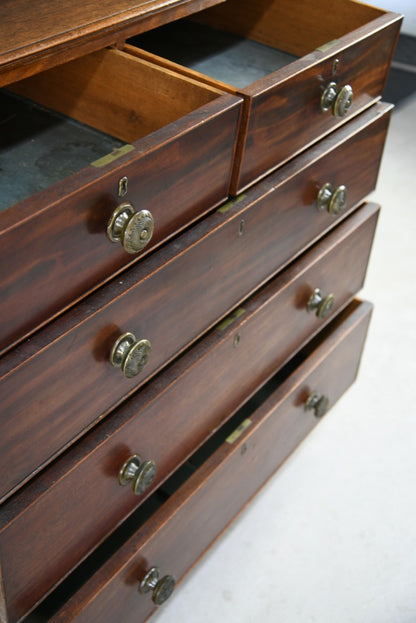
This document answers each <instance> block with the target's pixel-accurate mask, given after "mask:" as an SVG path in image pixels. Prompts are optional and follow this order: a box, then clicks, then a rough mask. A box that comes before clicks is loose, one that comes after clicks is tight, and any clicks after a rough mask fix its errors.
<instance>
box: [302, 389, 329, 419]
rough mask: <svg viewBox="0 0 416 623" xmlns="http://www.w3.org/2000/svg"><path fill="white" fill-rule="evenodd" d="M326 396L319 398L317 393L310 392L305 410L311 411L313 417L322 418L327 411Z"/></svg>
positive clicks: (327, 402) (327, 400) (327, 399)
mask: <svg viewBox="0 0 416 623" xmlns="http://www.w3.org/2000/svg"><path fill="white" fill-rule="evenodd" d="M328 407H329V398H328V396H324V395H322V396H320V395H319V394H318V393H317V392H312V394H311V395H310V396H309V397H308V399H307V401H306V403H305V409H306V410H307V411H310V410H311V409H313V411H314V413H315V417H322V416H323V415H325V413H326V412H327V411H328Z"/></svg>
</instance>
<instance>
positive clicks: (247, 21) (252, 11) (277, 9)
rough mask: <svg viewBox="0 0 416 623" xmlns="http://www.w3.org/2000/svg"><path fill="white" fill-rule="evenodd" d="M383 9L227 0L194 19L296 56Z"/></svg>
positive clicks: (304, 0) (322, 0)
mask: <svg viewBox="0 0 416 623" xmlns="http://www.w3.org/2000/svg"><path fill="white" fill-rule="evenodd" d="M384 13H385V11H383V10H382V9H378V8H376V7H372V6H369V5H368V4H363V3H360V2H355V1H354V0H353V1H351V0H331V6H330V10H329V7H328V2H327V0H316V1H315V2H313V4H311V2H310V0H227V2H226V3H225V4H224V5H221V6H218V7H213V8H212V9H208V10H206V11H203V12H202V13H201V14H198V15H195V16H194V17H193V19H195V20H198V21H200V22H202V23H205V24H209V25H211V26H213V27H214V28H220V29H222V30H229V31H231V32H233V33H235V34H237V35H241V36H244V37H248V38H250V39H254V40H255V41H258V42H260V43H263V44H265V45H269V46H272V47H277V48H280V49H281V50H285V51H286V52H289V53H290V54H294V55H296V56H305V55H306V54H309V52H311V51H312V50H314V49H315V48H318V47H319V46H322V45H324V44H326V43H328V41H332V40H333V39H338V38H340V37H343V36H344V35H346V34H348V33H350V32H351V31H352V30H355V29H357V28H360V27H361V26H363V25H365V24H367V23H368V22H370V21H372V20H374V19H377V18H378V17H381V16H382V15H383V14H384Z"/></svg>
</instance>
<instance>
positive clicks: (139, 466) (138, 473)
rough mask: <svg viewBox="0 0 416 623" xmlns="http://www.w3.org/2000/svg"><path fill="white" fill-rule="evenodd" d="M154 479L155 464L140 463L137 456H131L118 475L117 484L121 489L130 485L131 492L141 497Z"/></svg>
mask: <svg viewBox="0 0 416 623" xmlns="http://www.w3.org/2000/svg"><path fill="white" fill-rule="evenodd" d="M155 477H156V463H155V462H154V461H150V460H147V461H142V459H141V458H140V456H139V455H138V454H133V456H131V457H130V458H129V459H127V461H126V462H125V463H124V465H123V467H122V468H121V469H120V472H119V474H118V482H119V483H120V485H122V486H123V487H124V486H125V485H128V484H129V483H131V486H132V489H133V492H134V493H135V494H136V495H141V494H142V493H144V492H145V491H146V489H148V488H149V487H150V485H151V484H152V483H153V481H154V479H155Z"/></svg>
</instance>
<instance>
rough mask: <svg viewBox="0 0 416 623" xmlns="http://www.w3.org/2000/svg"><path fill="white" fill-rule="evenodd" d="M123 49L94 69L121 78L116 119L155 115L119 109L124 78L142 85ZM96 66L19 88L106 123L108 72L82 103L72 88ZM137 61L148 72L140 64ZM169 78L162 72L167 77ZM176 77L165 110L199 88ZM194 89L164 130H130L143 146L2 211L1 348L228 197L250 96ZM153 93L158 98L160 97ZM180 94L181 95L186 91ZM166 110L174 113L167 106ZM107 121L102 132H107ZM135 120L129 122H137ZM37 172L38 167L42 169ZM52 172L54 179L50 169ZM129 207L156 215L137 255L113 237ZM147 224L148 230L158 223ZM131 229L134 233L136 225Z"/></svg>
mask: <svg viewBox="0 0 416 623" xmlns="http://www.w3.org/2000/svg"><path fill="white" fill-rule="evenodd" d="M119 54H120V53H116V52H115V51H113V50H106V51H102V52H98V53H96V54H95V55H94V59H95V60H94V68H95V65H96V64H97V63H98V61H100V65H101V66H102V67H101V71H102V72H104V73H105V75H108V81H109V83H110V84H115V83H116V84H117V89H120V91H119V90H117V92H116V93H115V95H114V97H113V99H114V101H112V102H111V105H112V107H113V109H114V110H115V111H116V112H115V113H114V114H115V116H116V117H117V113H118V112H119V113H120V119H121V121H122V120H123V114H124V115H127V116H128V114H130V115H131V117H132V119H134V115H135V114H136V113H137V115H139V116H140V114H142V115H143V116H145V114H146V111H144V112H142V113H141V112H140V110H139V107H138V105H137V103H136V102H135V101H134V99H133V98H132V97H130V99H133V101H131V102H129V104H130V106H131V111H130V113H128V112H125V111H124V110H123V109H122V107H121V105H119V107H118V108H117V106H118V104H117V97H119V98H121V95H120V94H121V93H124V91H125V90H126V88H127V85H126V84H123V77H124V81H126V80H127V79H129V80H130V82H129V83H128V88H129V89H130V90H131V91H132V90H134V86H135V83H134V75H132V76H131V77H129V76H128V75H126V74H125V72H124V74H123V71H120V75H119V74H118V73H117V68H118V67H119V66H120V70H122V69H123V70H125V68H124V65H125V64H128V65H129V68H130V63H129V61H130V57H127V59H128V60H127V61H126V55H122V56H119ZM89 58H90V59H91V57H89ZM109 59H110V60H109ZM92 63H93V61H92V60H90V61H89V64H88V65H87V60H86V59H79V60H78V61H74V62H73V63H70V64H69V66H64V67H61V68H57V69H55V70H51V71H50V72H45V73H44V74H41V75H39V76H35V77H34V78H31V79H29V80H28V81H24V82H22V83H19V84H16V85H14V89H15V91H17V92H19V93H21V94H24V95H27V96H31V95H33V97H34V99H37V100H40V101H41V103H42V104H44V105H49V106H50V107H52V108H54V107H55V108H56V109H57V110H60V111H61V112H64V113H66V114H67V115H69V116H72V117H74V118H76V116H77V115H78V118H80V117H81V115H80V114H79V113H78V112H77V111H76V110H74V108H75V106H76V105H80V104H78V102H79V101H82V100H83V98H84V99H85V100H86V101H87V103H88V107H87V112H88V113H89V115H90V116H88V114H87V112H84V115H85V116H84V117H82V118H81V119H80V120H81V121H83V122H84V123H90V124H91V125H93V124H94V123H95V124H96V125H98V124H99V123H100V115H99V105H100V103H101V104H102V105H103V102H102V100H101V97H102V96H103V94H102V92H101V90H100V88H99V87H100V86H101V83H100V82H99V74H98V73H97V72H96V71H95V75H94V80H92V78H91V79H90V81H89V83H88V89H87V88H86V87H85V85H83V89H82V92H80V93H77V92H75V95H73V97H72V99H71V98H70V96H69V94H68V93H67V90H68V89H71V87H72V88H73V89H74V90H75V88H74V87H73V84H74V77H73V75H74V73H75V72H76V73H77V74H81V75H82V71H83V70H84V72H85V71H86V69H90V71H91V68H90V67H89V65H90V64H92ZM134 63H137V66H138V68H140V61H138V60H135V61H134ZM135 66H136V65H133V67H135ZM158 71H160V70H158ZM116 73H117V75H115V74H116ZM164 75H165V72H162V77H163V76H164ZM172 76H174V78H175V79H174V80H172V79H171V82H170V83H169V87H167V95H166V101H165V100H164V99H163V98H162V97H160V98H157V97H156V95H154V98H153V99H154V105H155V107H156V108H157V107H160V108H162V105H163V106H166V107H169V106H171V103H170V95H171V93H175V92H178V94H180V93H181V91H183V92H184V93H186V91H187V86H189V84H188V85H187V83H186V82H185V83H184V82H183V78H181V77H180V76H179V75H178V74H173V73H172ZM52 87H53V88H54V89H55V90H56V92H57V93H58V94H59V95H60V97H64V101H63V102H62V101H61V100H60V99H59V97H58V95H56V97H57V100H56V101H55V99H54V93H55V92H54V90H53V88H52ZM64 87H66V89H65V88H64ZM191 87H192V89H194V88H195V92H194V91H193V90H192V96H193V99H192V100H191V101H192V104H191V105H189V104H188V102H186V103H185V104H184V105H183V110H184V113H183V116H180V115H181V111H180V108H181V106H180V105H178V104H177V105H176V109H175V112H174V113H169V114H170V116H168V115H166V117H167V119H166V124H165V125H164V126H163V127H161V128H159V129H157V128H156V122H154V123H153V125H150V121H149V122H148V123H149V126H148V127H146V130H145V131H146V133H147V135H146V136H145V137H143V138H141V139H139V140H134V141H133V139H134V136H135V134H134V132H135V130H130V131H131V133H132V135H131V136H130V137H129V130H128V129H127V130H126V129H125V130H124V131H125V132H126V136H124V135H123V137H122V138H123V140H129V138H130V140H131V141H133V144H127V145H124V146H123V147H121V148H120V149H119V150H115V151H114V152H113V153H112V154H109V156H107V157H103V158H100V159H97V160H96V161H95V162H94V163H93V164H92V165H91V166H88V167H87V168H85V169H83V170H81V171H79V172H78V173H75V174H74V175H72V176H70V177H69V178H67V179H65V180H63V181H61V182H57V183H56V184H54V185H53V186H51V187H50V188H48V189H45V190H43V191H41V192H40V193H38V194H36V195H34V196H32V197H29V198H28V199H25V200H23V201H21V202H20V203H19V204H18V205H15V206H14V207H12V208H10V209H8V210H6V211H4V212H1V213H0V237H1V245H0V283H1V290H0V296H1V298H2V301H3V322H2V327H1V330H0V350H3V349H5V348H7V347H9V346H10V345H12V344H13V343H15V342H16V341H18V340H20V339H22V338H23V337H24V336H25V335H27V334H28V333H30V332H31V331H33V330H34V329H35V328H37V327H39V326H40V325H41V324H43V323H45V321H47V320H48V319H50V318H51V317H53V316H54V315H56V314H57V313H59V312H60V311H62V310H63V309H64V308H65V307H67V306H68V305H69V304H70V303H72V302H74V301H75V300H77V299H79V298H80V297H81V296H82V295H84V294H86V293H87V292H88V291H91V290H92V289H94V288H96V287H97V286H98V285H100V284H101V283H103V282H104V281H105V280H107V279H108V278H109V277H111V276H112V275H114V273H116V272H118V271H120V270H121V269H122V268H123V267H125V266H127V265H129V264H131V263H132V262H134V261H135V260H137V258H138V257H141V256H143V255H144V254H146V253H147V252H148V251H149V250H150V249H152V248H155V247H156V246H158V245H159V244H160V243H161V242H163V241H164V240H166V239H168V238H169V237H171V236H172V235H173V234H174V233H175V232H177V231H179V230H181V229H183V228H184V227H185V226H187V225H188V224H189V223H191V222H193V221H195V220H196V219H197V218H199V217H201V216H202V215H203V214H205V213H206V212H207V211H208V210H209V209H211V208H212V207H213V206H216V205H218V204H220V203H221V202H223V201H224V200H225V199H226V198H227V196H228V187H229V178H230V172H231V164H232V159H233V154H234V144H235V136H236V131H237V123H238V117H239V111H240V100H239V99H238V98H237V97H234V96H232V95H221V93H220V92H219V91H218V92H216V93H215V92H214V91H213V90H212V91H209V90H208V91H206V92H205V93H204V92H203V90H202V91H201V93H200V92H199V87H198V85H197V87H198V88H196V87H195V85H191ZM155 88H157V86H156V87H155ZM123 89H124V91H123ZM169 89H170V91H169ZM86 91H88V92H87V93H86ZM90 91H91V92H92V93H90ZM148 91H151V88H149V90H148ZM144 95H145V94H144ZM144 95H143V96H144ZM147 96H148V97H149V99H150V95H149V94H147ZM172 97H173V96H172ZM88 98H89V99H88ZM177 99H178V100H179V101H181V97H180V96H179V95H178V98H177ZM209 100H212V101H209ZM106 103H107V104H108V106H110V104H109V103H108V102H106ZM91 110H93V111H95V110H96V111H97V120H96V119H94V113H93V114H92V118H91ZM185 113H186V114H185ZM158 115H159V116H160V117H164V116H165V112H164V110H163V109H162V110H161V111H160V112H158ZM109 116H110V115H109ZM175 117H176V118H175ZM102 123H103V125H102V126H100V129H102V131H104V130H105V129H106V128H105V125H104V122H102ZM144 123H145V122H144ZM161 123H162V122H161ZM120 125H123V124H122V123H120ZM125 125H126V126H127V128H128V123H127V122H126V123H125ZM114 131H117V128H114ZM49 140H51V139H49ZM68 140H69V145H68V150H75V149H76V144H75V145H74V140H72V139H71V138H69V139H68ZM71 141H72V142H71ZM29 149H30V146H28V150H29ZM48 149H49V152H47V153H48V156H43V162H44V169H47V168H48V167H49V168H51V172H50V176H51V179H55V176H57V175H58V174H57V173H56V172H55V169H54V168H53V167H54V163H53V160H54V154H59V153H60V152H59V149H60V146H59V145H55V144H52V145H50V146H49V147H48ZM28 153H30V152H29V151H28ZM26 158H28V156H26ZM25 167H26V168H29V167H28V166H27V164H26V163H25V162H23V165H22V166H21V167H20V175H22V176H24V175H26V176H28V174H27V173H25ZM58 170H59V169H58ZM36 174H37V173H36V163H35V164H34V166H33V175H36ZM42 175H45V176H47V174H45V171H44V170H43V171H42ZM121 180H124V182H122V183H121ZM6 190H8V189H6ZM9 190H10V189H9ZM124 204H129V205H130V206H131V207H129V208H128V210H131V213H129V212H127V211H126V212H124V214H126V217H127V218H128V217H129V216H132V215H133V214H137V213H140V212H142V211H143V210H146V211H149V212H150V215H151V218H152V219H153V223H154V230H153V235H152V236H151V238H150V241H149V242H148V243H147V244H146V245H145V246H143V247H142V249H139V250H135V249H137V248H138V247H140V246H141V245H137V241H135V242H134V244H131V243H130V248H129V251H128V252H127V251H126V250H125V249H124V248H123V244H122V243H121V242H117V243H115V244H114V243H112V242H111V241H110V240H109V238H108V236H107V226H108V223H109V221H110V219H111V217H112V215H113V214H114V212H115V211H116V210H117V208H118V207H119V206H120V205H124ZM135 218H136V219H137V220H138V223H137V225H138V226H139V227H141V223H142V221H141V219H140V218H139V217H133V220H132V221H131V223H134V219H135ZM147 218H149V217H147ZM126 222H127V221H126ZM145 226H146V227H147V228H148V221H146V224H145ZM130 227H131V229H133V225H131V226H130ZM147 239H148V238H146V240H147Z"/></svg>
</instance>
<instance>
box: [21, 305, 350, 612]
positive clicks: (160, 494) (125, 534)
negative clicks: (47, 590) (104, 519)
mask: <svg viewBox="0 0 416 623" xmlns="http://www.w3.org/2000/svg"><path fill="white" fill-rule="evenodd" d="M359 305H360V301H359V300H354V301H352V302H351V303H350V305H349V306H348V307H347V308H346V309H344V310H343V311H341V312H340V313H339V314H338V316H337V317H335V318H334V319H333V321H332V322H331V323H330V325H329V326H327V327H325V328H324V329H323V330H322V331H321V332H320V333H319V334H318V335H317V336H315V337H314V338H313V339H312V340H311V341H310V342H308V344H307V345H306V346H305V347H304V348H303V349H302V350H301V351H299V353H297V354H296V355H295V356H294V357H293V358H292V359H291V360H290V361H289V362H288V363H287V364H286V365H285V366H284V368H282V369H281V370H280V371H279V372H278V373H277V374H276V375H275V376H273V377H272V378H271V379H270V380H269V381H268V382H267V383H266V384H265V385H264V386H263V387H262V388H261V389H260V390H259V391H258V392H257V393H256V394H254V396H253V397H252V398H250V399H249V400H248V401H247V402H246V403H245V404H244V405H243V406H242V407H241V408H240V409H239V410H238V411H237V412H236V413H235V415H233V416H232V417H231V418H230V419H229V420H228V421H227V422H226V423H225V424H224V425H223V426H222V427H221V428H220V429H218V430H217V431H216V432H215V433H214V434H213V435H212V436H211V437H210V439H209V440H208V441H207V442H206V443H205V444H204V445H202V446H201V447H200V448H199V449H198V450H197V451H196V452H195V453H194V454H193V455H192V456H191V457H190V458H189V459H188V460H187V461H186V462H185V463H184V464H183V465H182V466H181V467H180V468H179V469H178V470H177V471H176V472H175V473H174V474H173V475H172V476H171V477H170V478H169V479H168V480H166V481H165V482H164V483H163V484H162V485H161V487H159V489H158V490H157V491H155V493H153V494H152V495H151V496H150V497H149V498H148V499H147V500H146V501H145V502H144V503H143V504H142V505H141V506H140V507H139V508H138V509H137V510H136V511H135V512H134V513H133V514H132V515H130V517H128V518H127V519H126V520H125V521H124V523H123V524H121V526H119V527H118V528H117V529H116V530H115V531H114V532H113V533H112V535H111V536H110V537H109V538H108V539H107V540H106V541H104V543H102V544H101V545H100V546H99V547H98V548H97V549H96V550H95V551H94V552H93V553H92V554H91V555H90V556H89V557H88V558H87V559H86V560H85V561H84V562H83V563H81V565H80V566H79V567H77V568H76V569H75V570H74V571H73V572H72V573H71V574H70V575H69V576H68V577H67V578H66V579H65V580H64V581H63V582H62V584H61V585H60V586H58V587H57V588H56V589H55V590H54V591H53V593H51V594H50V595H49V596H48V597H47V598H46V599H45V600H44V601H43V602H42V603H41V604H40V605H39V606H38V607H37V608H36V609H35V610H34V611H33V612H32V613H31V614H29V615H28V616H27V617H26V618H25V619H24V620H25V622H26V623H41V622H42V623H44V622H45V621H47V620H48V619H49V618H50V617H51V616H52V615H53V614H54V613H55V612H57V611H58V609H59V608H61V607H62V605H63V604H64V603H65V602H66V601H67V600H68V599H69V598H70V597H71V596H72V595H73V594H74V593H75V592H76V591H77V590H79V589H80V587H81V586H82V585H83V584H84V583H85V582H86V581H87V580H88V579H89V578H90V577H91V576H92V575H93V574H94V573H95V572H96V571H98V569H99V568H100V567H101V566H102V565H103V564H104V563H105V562H106V561H107V560H108V559H109V558H110V557H111V556H112V555H114V554H115V553H116V552H117V550H118V549H120V547H121V546H122V545H123V544H124V543H125V542H126V541H127V540H128V539H129V538H131V537H132V536H133V534H134V533H136V532H137V531H138V530H139V529H140V526H142V525H143V524H144V523H145V522H146V521H147V520H148V519H150V517H151V516H152V515H153V514H154V513H155V512H156V511H158V510H159V509H160V508H161V506H162V505H163V504H164V503H165V502H166V501H167V500H168V499H169V498H170V497H171V496H172V495H173V494H174V493H175V492H176V491H178V489H179V488H180V487H181V486H182V485H184V484H185V482H186V481H187V480H188V478H190V477H191V476H192V475H193V474H194V473H195V471H196V470H198V469H199V468H200V467H201V466H202V465H203V464H204V463H205V462H206V461H207V460H208V459H209V458H210V457H211V455H212V454H213V453H214V452H215V451H216V450H217V449H218V448H219V447H220V446H221V445H222V444H223V443H225V441H226V439H227V438H228V437H229V435H231V434H232V433H233V432H235V431H236V429H237V428H238V427H239V426H240V425H241V424H242V423H243V422H244V421H245V420H246V419H247V418H249V417H250V415H251V414H252V413H253V412H254V411H256V409H258V408H259V407H260V406H261V404H262V403H263V402H265V401H266V399H267V398H268V397H269V396H270V395H271V394H272V393H273V392H274V391H275V390H276V389H277V388H278V387H279V385H281V383H283V382H284V381H285V380H286V379H287V378H288V377H289V375H290V374H291V373H293V372H294V371H295V370H296V368H298V367H299V366H300V365H301V364H302V363H303V362H304V361H305V360H306V359H307V358H308V357H309V356H310V355H311V354H312V353H313V351H314V350H315V349H316V348H317V347H318V346H319V345H320V344H321V343H323V342H324V341H325V340H326V339H328V337H329V335H330V334H331V333H332V332H334V331H335V330H336V329H337V328H338V327H339V326H340V325H341V324H342V322H343V321H344V320H345V319H346V317H347V316H349V315H350V314H352V313H353V312H354V311H355V309H356V308H357V307H358V306H359Z"/></svg>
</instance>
